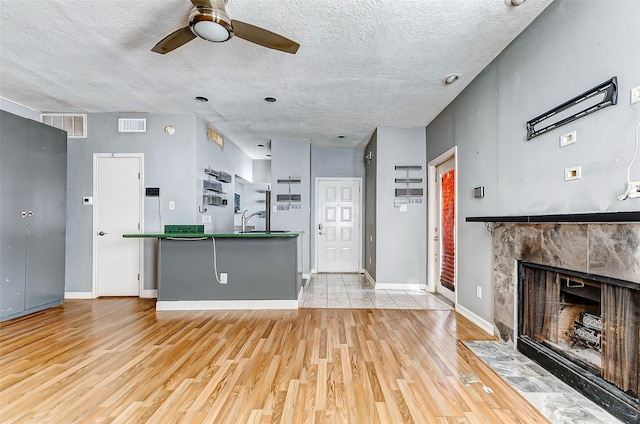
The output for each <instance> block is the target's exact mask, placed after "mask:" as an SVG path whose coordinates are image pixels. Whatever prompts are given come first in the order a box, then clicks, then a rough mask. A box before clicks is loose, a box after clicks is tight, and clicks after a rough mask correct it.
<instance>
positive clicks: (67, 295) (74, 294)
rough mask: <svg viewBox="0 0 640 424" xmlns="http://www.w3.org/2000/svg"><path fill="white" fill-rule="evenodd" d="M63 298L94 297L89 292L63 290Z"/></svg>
mask: <svg viewBox="0 0 640 424" xmlns="http://www.w3.org/2000/svg"><path fill="white" fill-rule="evenodd" d="M64 298H65V299H95V297H93V293H91V292H64Z"/></svg>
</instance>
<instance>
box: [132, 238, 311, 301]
mask: <svg viewBox="0 0 640 424" xmlns="http://www.w3.org/2000/svg"><path fill="white" fill-rule="evenodd" d="M125 237H157V238H158V239H159V242H158V300H157V303H156V310H158V311H163V310H165V311H166V310H208V309H211V310H213V309H297V308H298V297H299V295H300V294H301V291H302V266H301V265H302V260H301V258H300V254H301V251H302V249H301V248H300V247H301V246H300V238H301V237H300V233H273V234H271V233H248V234H202V235H200V234H198V235H194V234H190V235H188V236H187V235H185V236H184V237H180V236H178V237H176V236H175V235H173V234H171V235H159V234H156V235H151V234H147V235H144V234H140V235H133V234H128V235H125ZM214 252H215V253H214ZM214 261H215V263H216V264H217V266H216V267H214ZM215 268H217V277H218V278H216V271H215ZM223 273H225V274H226V283H224V284H223V283H222V282H224V280H223V279H222V278H221V274H223Z"/></svg>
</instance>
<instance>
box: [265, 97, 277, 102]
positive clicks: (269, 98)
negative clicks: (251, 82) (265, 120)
mask: <svg viewBox="0 0 640 424" xmlns="http://www.w3.org/2000/svg"><path fill="white" fill-rule="evenodd" d="M264 101H265V102H267V103H273V102H275V101H276V98H275V97H265V98H264Z"/></svg>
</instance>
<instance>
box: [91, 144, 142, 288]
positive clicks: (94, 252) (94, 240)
mask: <svg viewBox="0 0 640 424" xmlns="http://www.w3.org/2000/svg"><path fill="white" fill-rule="evenodd" d="M99 158H137V159H138V160H139V161H140V180H139V184H140V193H144V190H143V188H144V153H94V154H93V188H92V193H97V191H98V173H97V172H96V169H98V159H99ZM92 211H93V224H92V226H91V227H92V229H91V230H92V231H91V234H92V236H91V238H92V255H91V257H92V261H91V296H92V297H93V298H94V299H95V298H97V297H98V278H97V277H98V276H97V266H96V264H97V249H96V244H97V237H96V231H97V230H96V229H97V228H98V222H97V221H98V214H96V213H95V209H93V210H92ZM143 229H144V196H143V195H140V232H144V230H143ZM143 240H144V239H138V243H139V249H138V251H139V252H140V260H139V264H140V269H139V273H140V285H139V287H138V296H140V297H142V293H143V291H144V252H143V247H144V246H143Z"/></svg>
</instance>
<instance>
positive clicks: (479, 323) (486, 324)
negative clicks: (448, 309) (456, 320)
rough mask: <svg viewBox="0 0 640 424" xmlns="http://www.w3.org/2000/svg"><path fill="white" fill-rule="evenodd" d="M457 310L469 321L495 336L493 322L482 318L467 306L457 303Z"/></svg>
mask: <svg viewBox="0 0 640 424" xmlns="http://www.w3.org/2000/svg"><path fill="white" fill-rule="evenodd" d="M456 312H458V313H459V314H460V315H462V316H463V317H465V318H467V319H468V320H469V321H471V322H472V323H474V324H475V325H477V326H478V327H480V328H481V329H482V331H484V332H485V333H487V334H489V335H491V336H493V335H494V334H493V324H491V323H490V322H489V321H487V320H484V319H482V318H480V317H479V316H478V315H476V314H474V313H473V312H471V311H470V310H468V309H467V308H465V307H464V306H461V305H456Z"/></svg>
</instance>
